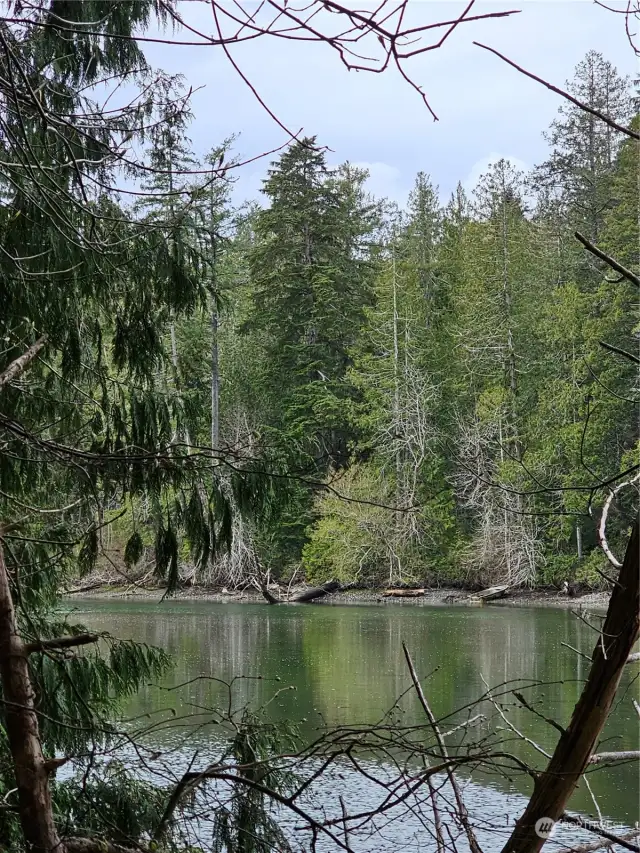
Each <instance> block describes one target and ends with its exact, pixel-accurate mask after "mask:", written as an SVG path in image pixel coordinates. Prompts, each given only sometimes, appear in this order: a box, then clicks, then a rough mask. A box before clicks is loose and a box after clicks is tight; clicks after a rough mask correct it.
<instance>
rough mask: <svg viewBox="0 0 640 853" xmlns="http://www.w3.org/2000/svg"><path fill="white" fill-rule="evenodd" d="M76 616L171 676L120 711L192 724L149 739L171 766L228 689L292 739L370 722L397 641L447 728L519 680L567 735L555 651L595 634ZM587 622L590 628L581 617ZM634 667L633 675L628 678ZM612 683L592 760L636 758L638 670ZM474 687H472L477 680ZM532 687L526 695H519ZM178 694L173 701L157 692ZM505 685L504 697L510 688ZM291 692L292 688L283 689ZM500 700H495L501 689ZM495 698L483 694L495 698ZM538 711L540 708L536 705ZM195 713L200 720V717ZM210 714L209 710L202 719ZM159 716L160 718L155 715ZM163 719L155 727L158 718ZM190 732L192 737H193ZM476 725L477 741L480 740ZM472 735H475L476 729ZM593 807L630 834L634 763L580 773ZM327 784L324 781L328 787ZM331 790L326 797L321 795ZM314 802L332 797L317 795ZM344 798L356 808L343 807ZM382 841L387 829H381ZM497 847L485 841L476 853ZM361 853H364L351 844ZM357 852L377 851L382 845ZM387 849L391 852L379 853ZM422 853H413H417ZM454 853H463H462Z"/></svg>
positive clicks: (563, 671) (520, 627)
mask: <svg viewBox="0 0 640 853" xmlns="http://www.w3.org/2000/svg"><path fill="white" fill-rule="evenodd" d="M69 607H70V608H71V609H73V610H74V611H75V614H74V615H75V618H76V619H77V621H80V622H82V623H83V624H85V625H87V626H88V627H89V628H91V629H93V630H99V631H108V632H110V633H111V634H113V635H114V636H117V637H121V638H127V639H134V640H137V641H140V642H144V643H148V644H150V645H155V646H160V647H162V648H164V649H165V650H166V651H168V652H169V653H170V654H171V655H172V657H173V659H174V662H175V666H174V668H173V670H172V672H171V674H170V676H169V677H168V678H167V680H166V682H165V684H164V685H149V686H147V687H145V688H144V689H143V690H141V691H140V693H139V694H138V695H136V696H135V697H132V699H131V700H130V701H129V702H128V705H127V708H126V713H127V714H128V715H130V716H132V717H133V716H139V715H141V714H146V713H151V712H154V711H156V710H157V709H158V708H160V707H162V708H165V709H171V712H172V713H175V714H176V717H180V716H182V715H185V714H192V715H194V716H193V722H194V725H193V727H192V730H191V731H190V735H189V738H188V739H187V740H186V741H185V740H184V729H183V728H181V727H180V726H178V725H177V724H176V725H171V726H166V725H165V726H162V725H160V726H158V728H157V730H155V731H154V732H153V733H152V734H151V735H149V737H148V740H149V743H150V744H151V745H153V746H154V747H155V748H157V749H158V750H174V754H175V755H176V759H175V760H176V761H177V762H178V763H179V762H180V758H182V760H183V761H184V762H186V761H187V760H188V759H190V758H191V757H192V755H193V753H194V750H196V749H200V750H202V752H203V754H208V755H213V752H214V751H215V750H213V746H214V745H215V744H216V737H217V735H216V733H215V730H213V729H212V728H211V727H204V728H203V727H202V726H201V725H199V724H201V723H202V721H203V715H204V717H205V718H206V717H207V715H209V717H210V716H211V714H212V713H214V712H215V709H218V708H220V707H221V705H225V706H226V704H227V703H228V701H229V694H228V691H227V688H226V687H224V686H223V685H221V684H220V682H219V681H216V680H212V679H221V680H223V681H227V682H229V681H231V680H232V679H233V678H234V676H245V678H242V679H240V680H237V681H235V682H234V684H233V688H232V691H231V700H230V701H231V704H232V707H233V708H234V709H236V708H240V707H241V706H242V705H243V704H244V703H246V702H250V703H251V704H252V705H253V706H254V707H256V706H258V705H261V704H264V703H265V702H267V701H268V700H270V699H271V698H272V697H273V695H274V693H275V692H276V691H278V690H280V692H279V693H278V695H277V698H275V699H273V700H272V701H271V702H270V704H269V705H268V716H269V718H270V719H272V720H285V719H287V720H293V721H297V722H300V728H301V731H302V734H303V736H304V737H306V738H308V739H311V738H313V737H314V736H315V735H316V734H317V730H318V725H319V724H320V723H321V722H322V721H324V722H325V723H327V724H328V725H332V726H333V725H341V724H347V723H348V724H352V723H373V722H375V721H377V720H379V719H380V717H381V715H382V714H383V713H384V712H385V711H386V710H387V709H389V708H390V707H391V706H392V705H393V704H394V702H395V700H396V699H397V697H399V696H400V695H401V694H402V693H403V692H405V691H406V690H407V688H408V687H409V686H410V678H409V674H408V670H407V665H406V662H405V659H404V656H403V652H402V642H403V641H404V642H405V643H406V644H407V646H408V648H409V650H410V652H411V655H412V657H413V660H414V663H415V666H416V669H417V670H418V673H419V675H420V677H421V679H424V680H423V686H424V689H425V693H426V695H427V697H428V700H429V702H430V704H431V706H432V709H433V711H434V714H435V715H436V717H438V718H446V717H447V716H448V715H451V714H453V712H455V711H456V709H459V708H463V707H465V706H468V705H469V704H470V703H473V702H474V701H475V700H476V699H477V698H478V697H479V696H480V695H481V694H483V693H484V692H485V689H486V688H485V683H484V682H486V683H487V684H489V685H491V686H492V688H494V687H496V688H497V686H498V685H501V684H504V683H505V682H511V681H512V680H514V679H522V680H523V681H522V684H523V685H524V688H523V689H522V692H523V694H524V695H525V696H526V698H527V701H529V702H530V703H533V704H535V707H536V708H539V709H540V710H542V711H543V713H544V714H545V716H547V717H552V718H553V719H554V720H556V721H557V722H558V723H560V724H561V725H562V724H566V723H567V722H568V720H569V717H570V714H571V711H572V709H573V707H574V705H575V703H576V701H577V699H578V696H579V694H580V690H581V684H582V680H583V679H584V677H585V676H586V673H587V671H588V660H586V659H585V658H582V657H580V656H579V655H578V654H576V652H575V651H572V650H571V649H570V648H568V646H572V647H573V648H574V649H578V650H580V651H582V652H583V653H585V654H586V655H590V653H591V650H592V647H593V645H594V641H595V634H594V632H593V631H592V630H591V629H590V628H589V626H588V625H587V624H586V623H585V621H582V620H580V619H578V618H577V617H576V616H574V615H572V614H571V613H570V612H568V611H565V610H554V609H547V608H529V609H524V608H507V607H499V608H497V607H490V606H489V607H479V608H470V607H463V606H458V607H455V606H447V607H444V606H408V605H406V604H405V605H401V604H399V605H385V606H339V605H330V606H328V605H299V606H281V607H270V606H268V605H262V604H254V605H251V604H245V605H242V604H217V603H211V602H195V601H194V602H184V601H181V602H171V601H165V602H164V603H162V604H155V603H151V602H148V601H134V602H131V601H108V602H105V601H90V600H82V601H74V602H73V603H72V604H70V605H69ZM588 619H590V620H591V621H592V622H595V623H597V618H596V617H594V616H593V615H591V616H590V617H588ZM634 667H635V669H633V668H634ZM632 669H633V671H630V672H628V673H626V674H625V677H624V679H623V683H622V685H621V689H620V692H619V695H618V701H617V702H616V705H615V708H614V711H613V713H612V715H611V717H610V719H609V721H608V723H607V727H606V729H605V732H604V734H603V737H602V739H601V744H600V749H601V750H605V749H606V750H621V749H637V748H638V718H637V715H636V712H635V710H634V708H633V704H632V701H631V699H632V697H634V696H635V697H636V698H637V697H638V681H637V680H636V677H635V676H636V674H637V671H640V667H638V665H637V664H636V665H632V666H630V667H629V670H632ZM483 679H484V681H483ZM532 682H536V683H537V684H539V685H544V686H540V687H537V688H535V689H531V688H530V687H527V686H526V685H527V684H531V683H532ZM179 684H184V685H185V686H183V687H182V688H180V689H175V690H167V689H166V688H168V687H174V686H175V685H179ZM513 686H517V685H510V687H513ZM287 687H291V688H294V689H283V688H287ZM502 690H504V688H502ZM499 692H500V689H496V691H495V693H496V695H497V694H498V693H499ZM507 701H508V702H509V703H510V707H509V708H508V710H507V713H506V716H507V718H508V720H509V721H510V723H511V725H513V726H515V728H517V729H518V730H519V731H521V732H522V733H523V734H525V735H526V736H527V737H528V738H529V739H530V740H531V741H533V742H535V743H536V744H537V745H538V746H539V747H540V748H541V749H544V750H547V751H551V750H552V749H553V746H554V744H555V742H556V740H557V737H558V732H557V731H556V730H555V729H554V728H553V727H552V726H550V725H549V724H548V723H546V722H545V721H544V720H543V719H541V718H539V717H536V716H535V715H534V714H532V713H531V712H530V711H529V710H527V709H525V708H524V707H522V705H520V704H519V703H518V702H517V701H516V700H515V699H514V698H513V697H510V698H508V699H507ZM537 703H541V704H537ZM402 708H403V714H402V719H403V722H404V723H405V724H413V723H415V724H418V723H423V722H424V714H423V711H422V709H421V707H420V706H419V704H418V702H417V700H416V698H415V695H414V694H413V693H410V694H408V695H407V696H406V697H405V700H404V701H403V702H402ZM203 709H204V710H203ZM207 709H211V710H207ZM477 710H481V711H483V712H484V713H485V714H486V715H487V716H489V715H491V717H492V723H491V725H492V726H493V727H495V725H501V726H502V727H503V729H505V730H506V733H507V734H508V735H509V744H508V751H509V752H511V753H512V754H514V755H516V756H518V757H520V758H522V759H526V760H528V761H534V762H536V763H537V765H538V766H539V767H543V766H544V764H545V759H544V757H543V756H542V755H537V756H536V754H535V752H534V751H533V749H532V747H530V746H528V745H527V744H526V743H523V742H522V741H520V740H519V739H518V738H516V737H514V736H513V734H512V733H511V732H509V731H508V730H507V728H506V724H505V721H503V720H502V719H500V718H498V716H497V712H496V710H495V708H494V707H493V706H491V705H488V704H485V705H484V706H483V707H482V708H480V709H476V710H474V711H473V713H477ZM161 716H162V715H161ZM163 719H167V715H166V714H165V715H164V717H163ZM460 719H462V717H460V715H454V716H453V717H452V718H450V719H445V720H444V721H443V723H442V726H443V728H444V729H447V728H448V727H449V728H450V727H451V726H452V725H454V724H455V722H456V721H459V720H460ZM196 724H198V725H196ZM488 725H489V724H486V725H485V729H484V730H485V731H488ZM481 730H482V729H481ZM589 780H590V784H591V788H592V792H593V795H594V796H595V798H596V799H597V801H598V804H599V807H600V809H601V812H602V816H603V817H604V818H605V819H608V820H610V821H613V822H617V823H620V824H624V825H627V826H629V825H633V824H634V823H635V822H636V821H637V820H638V817H639V815H638V799H639V793H640V792H639V780H638V772H637V765H634V764H627V765H623V766H617V767H615V768H614V767H608V768H603V769H599V770H598V771H597V772H592V773H590V774H589ZM335 784H336V785H337V784H343V785H344V786H345V789H349V794H350V797H351V803H354V802H356V804H357V803H359V802H362V803H364V802H365V801H366V800H367V798H368V796H369V794H370V793H371V792H369V791H367V790H365V787H366V786H365V787H363V784H362V779H361V778H360V779H357V780H356V781H355V782H354V780H353V779H351V778H350V777H349V774H348V773H347V774H346V776H345V775H344V774H343V779H342V783H338V782H336V783H335ZM327 785H329V783H327ZM329 787H331V785H329ZM324 793H326V796H327V797H328V798H330V795H332V794H334V793H335V790H333V788H332V789H331V790H327V791H326V792H324ZM529 793H530V781H528V780H527V778H526V777H522V776H515V777H514V779H513V780H512V781H511V782H509V781H507V780H506V779H505V778H503V777H502V776H497V775H495V774H493V775H487V774H482V773H477V772H476V773H474V775H473V779H472V783H471V784H470V785H469V786H468V793H467V796H468V797H471V801H472V802H471V805H473V802H474V801H477V802H478V803H480V808H481V810H484V812H485V813H486V812H487V811H489V812H491V813H493V814H504V815H506V816H507V817H509V816H511V819H512V818H513V816H515V815H516V814H517V812H518V811H519V810H520V809H521V806H522V803H524V799H522V797H523V796H528V795H529ZM354 798H355V799H354ZM570 807H571V810H572V811H574V812H578V811H579V812H582V813H585V814H595V806H594V803H593V800H592V798H591V795H590V794H589V792H588V791H587V790H586V787H585V785H584V784H581V785H580V787H579V789H578V790H577V792H576V793H575V794H574V797H573V799H572V801H571V804H570ZM394 831H395V830H394ZM402 846H403V848H404V849H410V846H411V845H410V843H409V841H408V840H407V842H406V843H405V844H403V845H402ZM492 848H493V849H499V845H498V842H497V841H496V842H495V843H494V844H493V845H489V849H492ZM360 849H362V850H364V849H369V848H365V846H364V845H363V846H362V847H361V848H360ZM370 849H378V850H382V849H386V848H385V846H384V844H383V843H382V842H381V841H378V842H376V846H374V847H372V848H370ZM389 849H390V848H389ZM418 849H421V848H420V844H418ZM423 849H426V848H423ZM461 849H462V848H461Z"/></svg>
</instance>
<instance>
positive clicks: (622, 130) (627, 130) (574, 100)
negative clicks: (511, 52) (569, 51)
mask: <svg viewBox="0 0 640 853" xmlns="http://www.w3.org/2000/svg"><path fill="white" fill-rule="evenodd" d="M474 44H475V45H476V46H477V47H481V48H482V49H483V50H488V51H489V52H490V53H494V54H495V55H496V56H498V57H499V58H500V59H501V60H502V61H503V62H506V63H507V65H510V66H511V67H512V68H515V69H516V71H519V72H520V73H521V74H524V75H525V77H530V78H531V79H532V80H535V81H536V83H542V85H543V86H546V88H547V89H550V90H551V91H552V92H555V93H556V95H560V96H561V97H563V98H566V99H567V100H568V101H571V103H572V104H575V105H576V106H577V107H580V109H581V110H584V111H585V112H587V113H591V115H593V116H595V117H596V118H599V119H600V120H601V121H603V122H604V123H605V124H608V125H609V127H612V128H613V129H614V130H617V131H618V132H619V133H624V134H625V136H630V137H631V138H632V139H640V133H637V132H636V131H635V130H631V128H629V127H623V126H622V125H621V124H618V122H617V121H614V120H613V119H612V118H609V116H606V115H604V113H601V112H600V111H599V110H594V109H593V107H589V106H587V104H583V103H582V101H579V100H578V99H577V98H574V97H573V95H570V94H569V93H568V92H565V90H564V89H559V88H558V87H557V86H554V85H553V84H552V83H548V82H547V81H546V80H543V79H542V77H538V76H537V75H536V74H532V73H531V71H526V70H525V69H524V68H522V67H521V66H520V65H518V64H517V63H515V62H513V60H511V59H508V58H507V57H506V56H505V55H504V54H502V53H500V51H498V50H496V49H495V48H493V47H489V45H486V44H482V43H481V42H479V41H474Z"/></svg>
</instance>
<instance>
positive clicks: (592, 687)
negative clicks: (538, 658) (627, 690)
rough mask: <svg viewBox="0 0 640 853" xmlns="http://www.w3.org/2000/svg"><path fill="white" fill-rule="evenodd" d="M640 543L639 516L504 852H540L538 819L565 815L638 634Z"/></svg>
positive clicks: (593, 750)
mask: <svg viewBox="0 0 640 853" xmlns="http://www.w3.org/2000/svg"><path fill="white" fill-rule="evenodd" d="M639 545H640V541H639V535H638V518H636V520H635V523H634V526H633V531H632V533H631V538H630V539H629V543H628V545H627V552H626V554H625V558H624V563H623V565H622V570H621V572H620V577H619V579H618V583H617V584H616V586H615V587H614V589H613V592H612V593H611V600H610V602H609V609H608V610H607V616H606V619H605V622H604V625H603V627H602V633H601V635H600V637H599V639H598V642H597V643H596V647H595V649H594V650H593V654H592V656H591V660H592V664H591V670H590V672H589V676H588V678H587V681H586V683H585V686H584V689H583V691H582V695H581V696H580V699H579V700H578V704H577V705H576V707H575V708H574V711H573V715H572V717H571V721H570V723H569V725H568V726H567V728H566V729H565V732H564V734H563V735H562V736H561V737H560V740H559V741H558V744H557V746H556V748H555V751H554V753H553V755H552V757H551V760H550V762H549V764H548V766H547V769H546V770H545V771H544V773H541V774H540V776H539V777H538V780H537V782H536V784H535V786H534V790H533V794H532V796H531V799H530V800H529V803H528V804H527V807H526V809H525V811H524V814H523V815H522V817H521V818H520V820H519V821H518V822H517V823H516V826H515V829H514V831H513V833H512V835H511V837H510V838H509V840H508V841H507V843H506V844H505V846H504V848H503V850H502V853H537V851H539V850H540V849H541V848H542V845H543V844H544V842H545V839H544V838H541V837H539V836H538V834H537V833H536V829H535V826H536V822H537V821H538V820H540V819H542V818H546V819H548V820H552V821H557V820H558V819H559V818H560V817H561V815H562V814H563V812H564V810H565V808H566V805H567V803H568V801H569V798H570V797H571V795H572V794H573V791H574V789H575V788H576V786H577V784H578V782H579V781H580V777H581V776H582V774H583V773H584V771H585V769H586V767H587V765H588V763H589V761H590V759H591V756H592V755H593V753H594V752H595V749H596V745H597V741H598V738H599V737H600V734H601V732H602V729H603V728H604V725H605V723H606V721H607V717H608V715H609V711H610V709H611V705H612V703H613V700H614V698H615V695H616V690H617V688H618V684H619V682H620V678H621V676H622V672H623V670H624V667H625V664H626V663H627V659H628V657H629V654H630V652H631V649H632V648H633V646H634V644H635V642H636V640H637V639H638V635H639V634H640V561H639V554H638V548H639Z"/></svg>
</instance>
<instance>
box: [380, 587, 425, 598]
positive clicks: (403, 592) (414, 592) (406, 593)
mask: <svg viewBox="0 0 640 853" xmlns="http://www.w3.org/2000/svg"><path fill="white" fill-rule="evenodd" d="M382 594H383V595H384V597H385V598H419V597H420V596H421V595H424V589H386V590H385V591H384V592H383V593H382Z"/></svg>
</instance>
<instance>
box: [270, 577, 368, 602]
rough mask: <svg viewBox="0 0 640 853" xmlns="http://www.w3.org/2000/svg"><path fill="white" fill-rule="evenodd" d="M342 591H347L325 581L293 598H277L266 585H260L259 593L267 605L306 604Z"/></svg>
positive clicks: (336, 582)
mask: <svg viewBox="0 0 640 853" xmlns="http://www.w3.org/2000/svg"><path fill="white" fill-rule="evenodd" d="M349 586H351V584H349ZM343 589H347V587H343V586H342V584H340V583H339V582H338V581H327V583H323V584H322V585H321V586H314V587H311V589H307V590H305V591H304V592H301V593H300V594H299V595H295V596H294V597H293V598H278V597H277V596H275V595H274V594H273V593H272V592H271V591H270V590H269V589H268V587H267V585H266V584H264V583H261V584H260V591H261V592H262V594H263V596H264V597H265V600H266V601H267V603H268V604H307V603H309V602H311V601H316V600H317V599H318V598H324V596H325V595H331V594H332V593H334V592H341V591H342V590H343Z"/></svg>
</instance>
